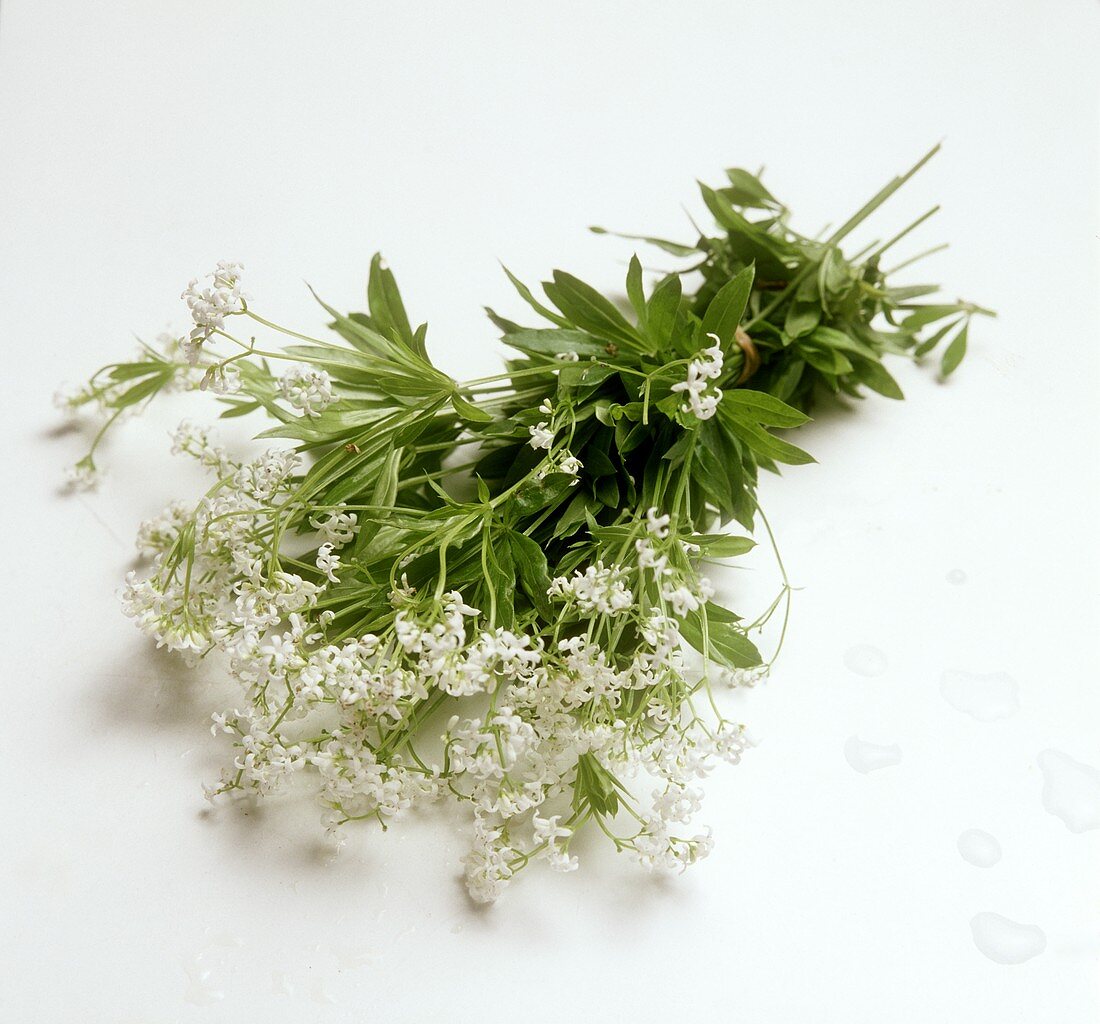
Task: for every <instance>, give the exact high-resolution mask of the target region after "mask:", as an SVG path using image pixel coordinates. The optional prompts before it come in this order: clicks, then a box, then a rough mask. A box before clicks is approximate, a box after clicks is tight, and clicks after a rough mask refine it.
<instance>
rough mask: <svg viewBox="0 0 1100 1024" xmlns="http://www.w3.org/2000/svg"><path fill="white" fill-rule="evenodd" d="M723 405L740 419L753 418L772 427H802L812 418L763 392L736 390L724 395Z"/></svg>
mask: <svg viewBox="0 0 1100 1024" xmlns="http://www.w3.org/2000/svg"><path fill="white" fill-rule="evenodd" d="M721 404H722V405H725V406H727V411H728V412H731V413H736V414H737V415H738V416H739V417H744V418H751V419H752V420H753V421H754V422H756V423H766V424H768V425H769V426H772V427H800V426H802V424H803V423H807V422H809V419H810V417H809V416H807V415H806V414H805V413H803V412H799V411H798V410H797V409H794V408H792V407H791V406H789V405H787V403H786V402H781V401H780V400H779V399H778V398H775V397H774V396H772V395H768V394H765V393H764V392H763V391H752V390H750V389H749V388H735V389H734V390H732V391H727V392H725V394H723V395H722V402H721Z"/></svg>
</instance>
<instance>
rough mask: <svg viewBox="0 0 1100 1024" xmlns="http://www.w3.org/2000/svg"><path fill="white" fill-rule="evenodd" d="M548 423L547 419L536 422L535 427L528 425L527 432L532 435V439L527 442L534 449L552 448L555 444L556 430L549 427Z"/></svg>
mask: <svg viewBox="0 0 1100 1024" xmlns="http://www.w3.org/2000/svg"><path fill="white" fill-rule="evenodd" d="M548 426H549V425H548V424H547V422H546V421H545V420H542V421H541V422H539V423H536V424H535V425H534V426H533V427H528V428H527V432H528V433H529V434H530V435H531V440H530V441H528V442H527V443H528V444H529V445H530V446H531V447H532V448H534V449H536V450H538V449H539V448H550V447H552V446H553V444H554V431H552V430H550V429H548Z"/></svg>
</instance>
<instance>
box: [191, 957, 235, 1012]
mask: <svg viewBox="0 0 1100 1024" xmlns="http://www.w3.org/2000/svg"><path fill="white" fill-rule="evenodd" d="M183 970H184V972H185V973H186V975H187V990H186V991H185V992H184V994H183V997H184V999H186V1000H187V1001H188V1002H189V1003H194V1005H195V1006H210V1005H211V1003H217V1002H220V1001H221V1000H222V999H224V998H225V991H224V989H223V988H222V986H221V984H220V982H219V980H218V979H217V978H216V977H215V975H214V969H213V968H212V967H210V966H209V965H208V964H207V962H206V959H205V954H203V953H199V954H198V955H197V956H196V957H195V958H194V959H192V960H190V961H187V960H184V962H183Z"/></svg>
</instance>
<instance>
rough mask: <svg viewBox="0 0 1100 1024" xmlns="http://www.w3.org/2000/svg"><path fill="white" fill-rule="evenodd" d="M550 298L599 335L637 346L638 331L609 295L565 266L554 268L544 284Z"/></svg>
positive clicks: (570, 315) (575, 321) (576, 322)
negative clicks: (549, 279) (550, 276)
mask: <svg viewBox="0 0 1100 1024" xmlns="http://www.w3.org/2000/svg"><path fill="white" fill-rule="evenodd" d="M542 288H543V291H545V292H546V294H547V296H548V297H549V299H550V301H551V302H553V303H554V305H555V306H557V307H558V309H560V310H561V311H562V313H563V314H565V316H567V317H568V318H569V319H570V320H571V321H572V322H573V323H574V324H576V325H577V326H578V327H580V328H582V329H583V330H586V331H589V332H590V333H592V334H594V335H596V337H598V338H606V339H607V340H608V341H614V342H617V343H620V344H624V345H629V346H631V347H637V344H638V333H637V331H635V330H634V328H633V327H632V326H631V325H630V324H629V323H628V322H627V320H626V317H624V316H623V315H622V313H620V312H619V311H618V309H617V308H616V307H615V304H614V303H613V302H611V300H610V299H608V298H606V297H604V296H603V295H601V294H600V293H599V292H598V291H596V289H595V288H593V287H592V286H591V285H590V284H585V282H584V281H581V280H580V279H579V278H576V277H574V276H573V275H572V274H567V273H566V272H565V271H564V270H555V271H554V280H553V282H552V283H551V282H549V281H548V282H546V283H545V284H544V285H543V286H542Z"/></svg>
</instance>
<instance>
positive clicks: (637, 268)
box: [626, 254, 646, 331]
mask: <svg viewBox="0 0 1100 1024" xmlns="http://www.w3.org/2000/svg"><path fill="white" fill-rule="evenodd" d="M626 295H627V298H628V299H630V304H631V306H633V307H634V315H635V316H636V317H637V318H638V326H639V327H640V328H641V329H642V330H643V331H644V330H645V317H646V305H645V288H644V287H643V285H642V265H641V263H639V262H638V256H637V254H635V255H633V256H631V257H630V267H629V268H628V269H627V272H626Z"/></svg>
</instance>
